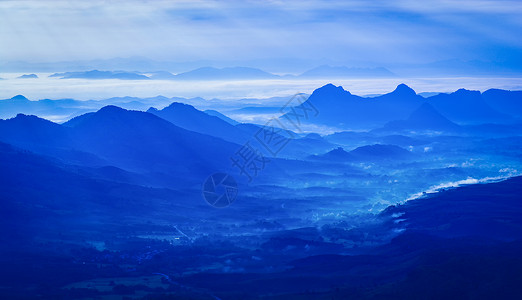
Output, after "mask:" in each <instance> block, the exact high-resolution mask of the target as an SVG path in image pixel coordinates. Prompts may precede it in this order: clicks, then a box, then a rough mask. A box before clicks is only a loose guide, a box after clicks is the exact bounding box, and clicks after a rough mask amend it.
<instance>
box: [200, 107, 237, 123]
mask: <svg viewBox="0 0 522 300" xmlns="http://www.w3.org/2000/svg"><path fill="white" fill-rule="evenodd" d="M203 112H204V113H206V114H207V115H210V116H214V117H218V118H220V119H221V120H223V121H225V122H227V123H229V124H231V125H237V124H239V122H238V121H236V120H234V119H231V118H229V117H227V116H225V115H224V114H222V113H220V112H219V111H217V110H213V109H207V110H205V111H203Z"/></svg>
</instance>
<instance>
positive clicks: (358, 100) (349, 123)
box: [283, 84, 424, 130]
mask: <svg viewBox="0 0 522 300" xmlns="http://www.w3.org/2000/svg"><path fill="white" fill-rule="evenodd" d="M423 100H424V98H422V97H421V96H418V95H416V94H415V91H413V90H412V89H411V88H409V87H408V86H406V85H404V84H401V85H399V86H397V88H396V89H395V90H394V91H393V92H391V93H388V94H385V95H382V96H378V97H374V98H363V97H359V96H355V95H352V94H351V93H350V92H348V91H346V90H344V89H343V88H342V87H340V86H339V87H337V86H334V85H333V84H327V85H325V86H323V87H321V88H318V89H316V90H315V91H314V92H313V93H312V95H311V96H310V97H309V98H308V100H307V102H309V103H305V104H303V105H302V107H304V108H305V109H306V108H307V107H308V109H309V108H310V106H313V107H315V108H316V110H317V111H318V115H317V116H316V117H314V118H313V119H312V118H310V119H309V120H304V119H303V120H302V121H304V122H311V123H316V124H322V125H327V126H331V127H335V128H339V129H344V130H354V129H371V128H375V127H378V126H382V125H384V124H385V123H387V122H389V121H392V120H397V119H405V118H407V117H408V116H409V114H410V113H411V112H413V111H414V110H415V109H416V108H418V107H419V106H420V105H421V104H422V101H423ZM289 117H291V116H289V115H287V116H286V117H285V116H283V118H289Z"/></svg>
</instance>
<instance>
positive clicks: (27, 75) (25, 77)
mask: <svg viewBox="0 0 522 300" xmlns="http://www.w3.org/2000/svg"><path fill="white" fill-rule="evenodd" d="M16 78H20V79H28V78H38V75H36V74H24V75H22V76H18V77H16Z"/></svg>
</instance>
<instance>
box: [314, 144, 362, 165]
mask: <svg viewBox="0 0 522 300" xmlns="http://www.w3.org/2000/svg"><path fill="white" fill-rule="evenodd" d="M308 158H309V159H314V160H324V161H330V162H340V161H349V160H353V156H352V155H350V153H348V152H346V151H344V149H343V148H342V147H337V148H335V149H333V150H331V151H329V152H327V153H324V154H321V155H311V156H309V157H308Z"/></svg>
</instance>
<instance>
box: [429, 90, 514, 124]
mask: <svg viewBox="0 0 522 300" xmlns="http://www.w3.org/2000/svg"><path fill="white" fill-rule="evenodd" d="M426 102H428V103H429V104H431V105H432V106H433V107H434V108H435V109H436V110H437V111H438V112H440V113H441V114H442V115H444V116H446V117H447V118H448V119H449V120H451V121H453V122H455V123H457V124H461V125H463V124H465V125H471V124H481V123H505V122H509V121H510V120H511V118H510V116H508V115H506V114H502V113H500V112H498V111H496V110H495V109H493V108H492V107H491V106H489V105H488V104H486V102H485V101H484V99H483V97H482V95H481V93H480V92H479V91H469V90H466V89H459V90H458V91H456V92H453V93H450V94H438V95H436V96H432V97H429V98H427V99H426Z"/></svg>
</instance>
